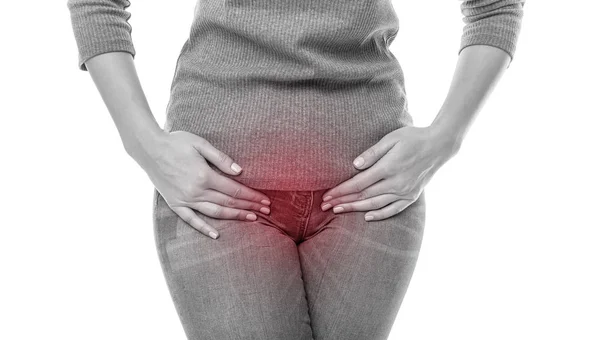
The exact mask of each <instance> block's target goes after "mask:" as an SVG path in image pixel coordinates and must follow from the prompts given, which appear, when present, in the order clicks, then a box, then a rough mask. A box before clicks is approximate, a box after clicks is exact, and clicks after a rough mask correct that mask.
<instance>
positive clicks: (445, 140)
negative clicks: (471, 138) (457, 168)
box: [427, 122, 464, 157]
mask: <svg viewBox="0 0 600 340" xmlns="http://www.w3.org/2000/svg"><path fill="white" fill-rule="evenodd" d="M427 128H428V130H429V131H430V133H431V138H432V139H433V140H434V142H435V143H436V145H437V146H438V147H439V148H440V149H441V150H443V152H445V153H447V154H448V156H449V157H453V156H454V155H456V154H457V153H458V151H459V150H460V147H461V145H462V141H463V136H464V133H463V132H462V131H461V130H460V129H457V128H456V127H453V126H451V125H443V124H436V123H435V122H434V123H432V124H431V125H429V126H428V127H427Z"/></svg>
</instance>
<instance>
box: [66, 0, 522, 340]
mask: <svg viewBox="0 0 600 340" xmlns="http://www.w3.org/2000/svg"><path fill="white" fill-rule="evenodd" d="M523 3H524V1H519V0H469V1H465V2H462V3H461V5H460V6H461V10H462V13H463V15H464V23H465V26H464V31H463V35H462V40H461V44H460V49H459V51H458V52H459V58H458V63H457V68H456V71H455V74H454V78H453V81H452V84H451V86H450V90H449V92H448V96H447V98H446V100H445V102H444V104H443V106H442V107H441V108H440V111H439V113H438V115H437V116H436V118H435V120H434V121H433V122H432V123H431V125H430V126H427V127H416V126H414V125H413V121H412V117H411V115H410V113H409V111H408V105H407V101H406V93H405V88H404V76H403V73H402V69H401V67H400V65H399V63H398V61H397V60H396V58H395V57H394V56H393V54H392V53H390V51H389V46H390V44H391V42H392V41H393V40H394V38H395V36H396V33H397V32H398V27H399V26H398V18H397V17H396V15H395V12H394V9H393V7H392V5H391V3H390V1H388V0H353V1H346V0H344V1H335V0H333V1H332V0H328V1H316V0H314V1H304V0H302V1H299V0H294V1H267V0H256V1H245V0H226V1H223V0H220V1H219V0H200V1H198V3H197V4H196V8H195V16H194V21H193V23H192V26H191V30H190V36H189V39H188V40H187V41H186V42H185V44H184V46H183V48H182V50H181V53H180V55H179V59H178V60H177V64H176V70H175V75H174V77H173V81H172V85H171V91H170V92H171V93H170V95H171V96H170V100H169V105H168V107H167V119H166V122H165V125H164V128H160V127H159V125H158V124H157V122H156V121H155V119H154V118H153V115H152V112H151V110H150V108H149V106H148V103H147V101H146V98H145V96H144V93H143V91H142V88H141V85H140V83H139V79H138V77H137V74H136V70H135V67H134V63H133V58H134V57H135V49H134V46H133V43H132V39H131V31H132V28H131V26H130V25H129V23H128V19H129V18H130V15H131V14H130V13H129V12H127V11H126V8H127V7H128V6H129V5H130V2H129V1H126V0H96V1H85V0H69V1H68V8H69V10H70V13H71V19H72V24H73V29H74V33H75V38H76V42H77V46H78V49H79V68H80V69H81V70H83V71H89V72H90V75H91V76H92V78H93V80H94V82H95V84H96V86H97V88H98V90H99V92H100V93H101V95H102V97H103V99H104V102H105V103H106V105H107V108H108V109H109V111H110V113H111V116H112V117H113V119H114V121H115V124H116V126H117V128H118V130H119V133H120V135H121V138H122V141H123V145H124V147H125V149H126V151H127V152H128V154H129V155H130V156H131V157H133V158H134V159H135V161H136V162H138V164H139V165H140V166H141V167H142V168H143V169H144V170H145V171H146V172H147V174H148V176H149V178H150V179H151V181H152V183H153V184H154V186H155V191H154V210H153V214H154V232H155V237H156V246H157V249H158V253H159V256H160V261H161V265H162V269H163V271H164V275H165V278H166V281H167V284H168V287H169V290H170V293H171V296H172V298H173V301H174V303H175V307H176V309H177V311H178V313H179V317H180V319H181V322H182V324H183V327H184V330H185V333H186V334H187V336H188V338H190V339H386V338H387V336H388V334H389V332H390V330H391V328H392V325H393V323H394V320H395V318H396V315H397V313H398V310H399V308H400V305H401V302H402V300H403V298H404V295H405V292H406V290H407V288H408V284H409V282H410V279H411V276H412V273H413V270H414V268H415V265H416V261H417V257H418V254H419V250H420V246H421V241H422V237H423V231H424V225H425V196H424V190H423V189H424V187H425V185H426V184H427V183H428V182H429V180H430V179H431V177H432V176H433V174H434V173H435V172H436V171H437V170H438V169H439V168H440V167H441V166H442V165H443V164H444V163H445V162H447V161H448V160H449V159H450V158H451V157H453V156H454V155H455V154H456V153H457V152H458V150H459V148H460V145H461V142H462V140H463V139H464V136H465V134H466V132H467V130H468V127H469V125H470V124H471V122H472V121H473V119H474V117H475V116H476V114H477V112H478V111H479V109H480V107H481V106H482V105H483V102H484V100H485V98H486V97H487V96H488V94H489V93H491V91H492V89H493V87H494V84H495V83H496V82H497V80H498V79H499V78H500V76H501V75H502V73H503V71H504V70H505V69H506V68H508V66H509V65H510V62H511V60H512V58H513V56H514V53H515V48H516V42H517V38H518V34H519V30H520V25H521V20H522V16H523V9H522V8H523V5H524V4H523ZM237 163H239V164H241V165H242V166H243V167H244V170H243V171H241V168H240V166H239V165H238V164H237ZM332 208H333V209H332Z"/></svg>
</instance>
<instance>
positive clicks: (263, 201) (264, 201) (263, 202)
mask: <svg viewBox="0 0 600 340" xmlns="http://www.w3.org/2000/svg"><path fill="white" fill-rule="evenodd" d="M260 203H262V204H264V205H270V204H271V202H269V201H267V200H262V201H260Z"/></svg>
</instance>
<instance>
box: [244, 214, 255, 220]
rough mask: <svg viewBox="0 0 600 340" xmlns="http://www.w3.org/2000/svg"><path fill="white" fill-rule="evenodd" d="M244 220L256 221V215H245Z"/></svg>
mask: <svg viewBox="0 0 600 340" xmlns="http://www.w3.org/2000/svg"><path fill="white" fill-rule="evenodd" d="M246 219H247V220H250V221H254V220H256V215H254V214H248V215H246Z"/></svg>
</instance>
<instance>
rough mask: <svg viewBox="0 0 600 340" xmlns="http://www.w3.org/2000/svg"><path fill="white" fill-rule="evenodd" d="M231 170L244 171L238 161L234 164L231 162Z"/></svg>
mask: <svg viewBox="0 0 600 340" xmlns="http://www.w3.org/2000/svg"><path fill="white" fill-rule="evenodd" d="M231 170H233V171H235V172H240V171H242V167H241V166H239V165H237V163H233V164H231Z"/></svg>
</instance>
